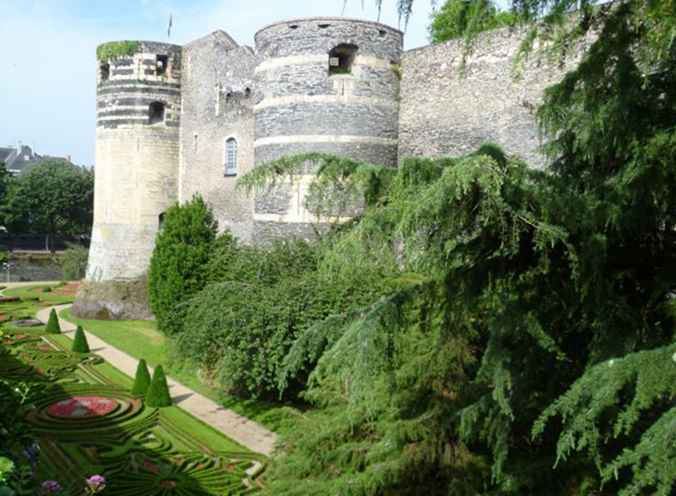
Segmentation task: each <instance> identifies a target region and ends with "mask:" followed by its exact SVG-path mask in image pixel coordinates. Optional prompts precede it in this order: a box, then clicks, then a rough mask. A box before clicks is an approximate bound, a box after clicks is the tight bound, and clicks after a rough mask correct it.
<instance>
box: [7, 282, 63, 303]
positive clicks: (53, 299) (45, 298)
mask: <svg viewBox="0 0 676 496" xmlns="http://www.w3.org/2000/svg"><path fill="white" fill-rule="evenodd" d="M60 287H62V284H56V285H54V284H52V285H36V286H25V287H21V288H14V289H5V290H4V291H3V293H2V294H3V295H4V296H18V297H19V298H22V299H24V300H30V299H32V298H38V300H39V301H40V302H43V303H50V304H52V305H63V304H66V303H72V302H73V300H74V297H73V296H70V295H62V294H59V288H60ZM46 288H50V289H51V290H52V291H50V292H45V291H44V290H45V289H46Z"/></svg>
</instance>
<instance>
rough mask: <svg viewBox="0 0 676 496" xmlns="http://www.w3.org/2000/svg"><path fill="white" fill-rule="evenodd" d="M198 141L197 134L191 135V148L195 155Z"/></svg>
mask: <svg viewBox="0 0 676 496" xmlns="http://www.w3.org/2000/svg"><path fill="white" fill-rule="evenodd" d="M198 139H199V135H198V134H197V133H193V135H192V148H193V151H194V152H195V153H197V144H198Z"/></svg>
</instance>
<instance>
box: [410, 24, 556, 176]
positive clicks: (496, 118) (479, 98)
mask: <svg viewBox="0 0 676 496" xmlns="http://www.w3.org/2000/svg"><path fill="white" fill-rule="evenodd" d="M521 39H522V33H519V32H515V31H511V30H509V29H500V30H496V31H492V32H489V33H485V34H483V35H482V36H481V37H480V39H479V40H478V42H477V45H476V48H475V49H474V51H473V52H472V53H471V55H470V56H469V57H468V59H467V61H466V63H465V66H464V69H463V68H462V64H461V63H462V55H463V50H464V47H463V42H462V41H459V40H454V41H450V42H447V43H444V44H440V45H432V46H428V47H423V48H419V49H416V50H411V51H409V52H406V53H405V54H404V57H403V63H402V72H403V75H402V82H401V107H400V121H399V160H402V159H404V158H406V157H409V156H429V157H438V156H449V155H450V156H455V155H461V154H464V153H467V152H471V151H474V150H476V149H477V148H478V147H479V146H480V145H481V144H482V143H485V142H487V141H490V142H494V143H497V144H498V145H500V146H502V147H503V148H504V149H505V150H506V151H507V152H508V153H510V154H514V155H518V156H519V157H521V158H523V159H525V160H526V161H527V162H528V163H529V164H531V165H532V166H535V167H542V166H544V165H545V159H544V157H543V156H542V154H541V153H540V151H539V147H540V144H541V142H540V136H539V132H538V128H537V124H536V122H535V116H534V112H535V109H536V108H537V106H538V103H539V102H540V101H541V98H542V94H543V91H544V89H545V88H546V87H547V86H549V85H550V84H552V83H555V82H557V81H559V80H560V79H561V77H562V75H563V74H564V71H563V70H562V69H561V68H558V67H554V66H552V65H548V64H545V63H544V62H543V64H539V63H538V62H537V61H535V60H534V59H535V57H531V60H530V61H529V62H528V63H527V65H526V68H525V71H524V72H523V77H522V78H520V79H518V80H516V79H514V77H513V61H514V56H515V55H516V52H517V49H518V47H519V44H520V43H521ZM463 71H464V72H463Z"/></svg>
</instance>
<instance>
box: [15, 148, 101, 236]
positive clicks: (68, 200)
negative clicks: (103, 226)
mask: <svg viewBox="0 0 676 496" xmlns="http://www.w3.org/2000/svg"><path fill="white" fill-rule="evenodd" d="M93 210H94V172H93V171H91V170H87V169H84V168H82V167H78V166H76V165H73V164H71V163H70V162H66V161H63V160H46V161H44V162H41V163H40V164H38V165H36V166H35V167H33V168H31V170H30V171H28V172H26V173H24V174H22V175H20V176H19V177H17V178H16V179H15V180H14V181H12V187H11V188H10V191H9V194H8V198H7V204H6V211H7V215H6V222H7V227H8V229H9V230H10V232H20V233H42V234H48V235H50V236H54V235H56V234H60V235H79V234H89V233H90V231H91V226H92V222H93Z"/></svg>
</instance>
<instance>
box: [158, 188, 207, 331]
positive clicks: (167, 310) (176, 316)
mask: <svg viewBox="0 0 676 496" xmlns="http://www.w3.org/2000/svg"><path fill="white" fill-rule="evenodd" d="M215 237H216V222H215V221H214V218H213V215H212V213H211V211H210V210H209V208H208V207H207V205H206V204H205V203H204V200H202V198H201V197H199V196H195V197H193V199H192V200H191V201H190V202H188V203H186V204H184V205H180V206H179V205H174V206H173V207H171V208H169V210H167V212H166V214H165V220H164V224H163V227H162V229H161V230H160V231H159V233H158V235H157V240H156V242H155V249H154V251H153V256H152V259H151V261H150V271H149V273H148V295H149V300H150V307H151V308H152V311H153V313H154V314H155V317H157V323H158V327H159V328H160V330H162V331H163V332H165V333H167V334H175V333H177V332H179V331H180V329H181V321H182V313H181V310H180V309H178V308H177V305H178V303H180V302H181V301H184V300H186V299H188V298H190V297H191V296H192V295H193V294H195V293H196V292H197V291H199V290H200V289H202V288H203V287H204V284H205V283H206V280H207V273H206V264H207V262H208V261H209V254H210V252H211V247H212V244H213V242H214V239H215Z"/></svg>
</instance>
